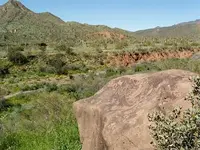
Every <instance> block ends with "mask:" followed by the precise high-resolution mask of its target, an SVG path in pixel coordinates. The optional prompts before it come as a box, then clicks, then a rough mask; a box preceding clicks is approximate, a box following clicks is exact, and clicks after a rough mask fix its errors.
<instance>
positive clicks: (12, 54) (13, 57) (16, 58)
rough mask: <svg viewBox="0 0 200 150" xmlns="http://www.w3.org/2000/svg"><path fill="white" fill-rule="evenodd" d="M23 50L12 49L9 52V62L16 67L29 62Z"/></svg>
mask: <svg viewBox="0 0 200 150" xmlns="http://www.w3.org/2000/svg"><path fill="white" fill-rule="evenodd" d="M21 51H22V50H21V48H20V49H19V48H11V49H9V50H8V55H7V57H8V60H9V61H10V62H12V63H14V64H16V65H23V64H26V63H27V62H28V59H27V58H26V56H25V55H23V54H22V53H21Z"/></svg>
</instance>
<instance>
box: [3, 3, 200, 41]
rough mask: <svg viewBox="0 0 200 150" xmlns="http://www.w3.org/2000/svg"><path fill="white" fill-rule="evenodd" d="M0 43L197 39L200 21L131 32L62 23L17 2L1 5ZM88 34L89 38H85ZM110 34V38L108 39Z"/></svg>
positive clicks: (55, 17) (98, 26)
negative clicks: (123, 38) (144, 38)
mask: <svg viewBox="0 0 200 150" xmlns="http://www.w3.org/2000/svg"><path fill="white" fill-rule="evenodd" d="M0 18H1V19H0V34H1V35H2V36H1V37H0V43H41V42H46V43H61V42H65V43H72V44H77V43H79V44H80V43H82V42H81V41H85V42H87V41H88V40H89V41H93V42H95V40H101V39H109V40H112V41H118V40H121V39H122V38H121V37H126V38H137V37H139V38H140V37H153V38H154V37H156V38H171V37H173V38H174V37H175V38H177V37H178V38H180V37H186V38H191V39H196V38H198V37H199V35H200V24H199V22H200V19H197V20H195V21H190V22H183V23H179V24H175V25H172V26H168V27H156V28H151V29H146V30H139V31H136V32H131V31H128V30H123V29H120V28H111V27H108V26H105V25H89V24H86V23H84V24H82V23H78V22H74V21H72V22H65V21H63V20H62V19H61V18H59V17H57V16H55V15H53V14H52V13H50V12H42V13H35V12H33V11H32V10H30V9H28V8H27V7H25V6H24V5H23V4H22V3H21V2H19V1H17V0H9V1H8V2H6V3H5V4H4V5H1V6H0ZM88 35H89V36H90V37H88ZM111 35H113V36H111Z"/></svg>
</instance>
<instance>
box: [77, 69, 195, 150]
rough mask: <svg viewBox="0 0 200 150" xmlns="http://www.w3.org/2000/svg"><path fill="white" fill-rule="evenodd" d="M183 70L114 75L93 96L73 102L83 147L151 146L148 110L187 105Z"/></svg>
mask: <svg viewBox="0 0 200 150" xmlns="http://www.w3.org/2000/svg"><path fill="white" fill-rule="evenodd" d="M195 75H196V74H194V73H191V72H188V71H183V70H168V71H162V72H157V73H147V74H136V75H128V76H122V77H119V78H116V79H114V80H112V81H110V82H109V83H108V84H107V85H105V86H104V87H103V88H102V89H101V90H100V91H99V92H97V93H96V94H95V95H94V96H92V97H90V98H87V99H83V100H80V101H77V102H75V103H74V112H75V115H76V118H77V121H78V127H79V133H80V139H81V142H82V149H83V150H151V149H153V147H152V146H151V144H150V142H151V141H152V139H151V136H150V132H149V128H148V126H149V124H150V123H149V121H148V117H147V116H148V114H149V113H152V112H153V111H162V112H163V113H167V112H168V111H169V110H172V109H173V108H174V107H176V106H181V107H183V108H184V109H186V108H189V107H190V103H189V102H187V101H185V100H184V99H185V97H186V96H187V94H188V93H189V92H190V91H191V89H192V86H191V85H192V84H191V81H190V80H189V77H191V76H195Z"/></svg>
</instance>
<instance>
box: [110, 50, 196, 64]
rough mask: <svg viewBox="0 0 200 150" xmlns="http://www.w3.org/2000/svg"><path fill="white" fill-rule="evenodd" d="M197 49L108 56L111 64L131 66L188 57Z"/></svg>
mask: <svg viewBox="0 0 200 150" xmlns="http://www.w3.org/2000/svg"><path fill="white" fill-rule="evenodd" d="M197 51H199V50H196V49H195V50H182V51H165V52H144V53H134V52H133V53H131V52H130V53H129V52H126V53H121V54H117V55H110V56H108V58H107V59H108V60H109V62H110V65H112V66H132V65H134V64H136V63H140V62H148V61H159V60H165V59H171V58H190V57H191V56H192V55H193V54H194V53H195V52H197Z"/></svg>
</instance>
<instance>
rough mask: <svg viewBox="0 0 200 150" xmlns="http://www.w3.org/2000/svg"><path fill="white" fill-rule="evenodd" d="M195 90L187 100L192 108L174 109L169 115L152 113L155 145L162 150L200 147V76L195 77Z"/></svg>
mask: <svg viewBox="0 0 200 150" xmlns="http://www.w3.org/2000/svg"><path fill="white" fill-rule="evenodd" d="M193 80H194V84H193V91H192V92H191V93H190V94H189V96H188V97H187V98H186V100H188V101H190V102H191V104H192V108H191V109H188V110H185V111H182V109H181V108H176V109H174V110H173V111H172V112H171V113H170V114H169V115H164V114H163V113H162V112H155V113H152V114H150V115H149V116H148V117H149V121H150V122H152V125H151V126H150V130H151V133H152V137H153V139H154V142H153V144H154V146H155V147H156V148H157V149H161V150H172V149H173V150H198V149H200V77H196V78H194V79H193Z"/></svg>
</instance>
